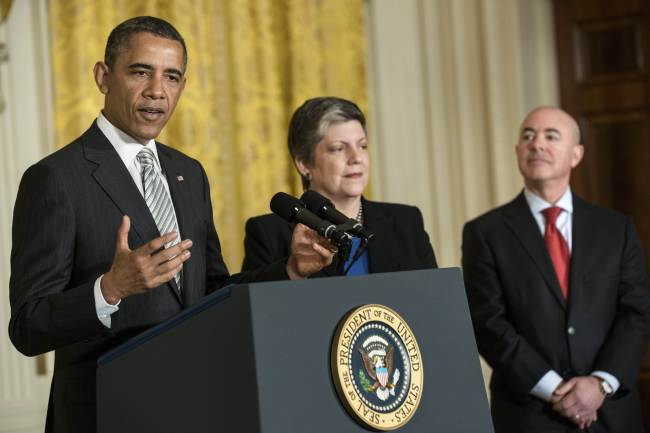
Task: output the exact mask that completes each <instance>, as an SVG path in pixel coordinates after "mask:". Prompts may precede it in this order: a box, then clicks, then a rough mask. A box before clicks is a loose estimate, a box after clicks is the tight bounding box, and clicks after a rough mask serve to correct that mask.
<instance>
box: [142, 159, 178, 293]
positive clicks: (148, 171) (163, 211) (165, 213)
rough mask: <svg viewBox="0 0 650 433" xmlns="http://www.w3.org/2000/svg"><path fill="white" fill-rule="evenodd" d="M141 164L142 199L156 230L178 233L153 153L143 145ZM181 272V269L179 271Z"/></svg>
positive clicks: (171, 244)
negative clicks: (145, 203) (155, 165)
mask: <svg viewBox="0 0 650 433" xmlns="http://www.w3.org/2000/svg"><path fill="white" fill-rule="evenodd" d="M136 158H138V161H139V162H140V166H141V170H142V171H141V173H142V187H143V189H144V201H145V202H147V206H148V207H149V211H150V212H151V216H153V220H154V221H155V222H156V226H157V227H158V231H159V232H160V234H161V235H164V234H167V233H169V232H176V233H178V226H177V225H176V216H175V215H174V207H173V206H172V201H171V198H170V197H169V194H168V193H167V190H166V189H165V186H164V185H163V182H162V179H161V178H160V176H159V175H158V173H156V170H155V168H154V155H153V151H151V149H148V148H146V147H143V148H142V150H141V151H140V152H138V155H137V156H136ZM179 242H180V237H179V236H176V239H174V240H173V241H171V242H169V243H168V244H166V245H165V247H167V248H169V247H171V246H174V245H176V244H177V243H179ZM181 272H182V271H181ZM181 272H179V273H177V274H176V275H174V279H175V280H176V285H177V286H178V289H179V290H180V289H181Z"/></svg>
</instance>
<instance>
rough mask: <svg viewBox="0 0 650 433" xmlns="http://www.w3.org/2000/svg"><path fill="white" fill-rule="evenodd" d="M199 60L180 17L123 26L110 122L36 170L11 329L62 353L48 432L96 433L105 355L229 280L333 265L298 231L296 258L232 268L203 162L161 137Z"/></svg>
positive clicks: (22, 206) (115, 35)
mask: <svg viewBox="0 0 650 433" xmlns="http://www.w3.org/2000/svg"><path fill="white" fill-rule="evenodd" d="M186 66H187V51H186V48H185V43H184V41H183V38H182V37H181V35H180V34H179V33H178V32H177V31H176V29H175V28H174V27H173V26H172V25H171V24H169V23H167V22H165V21H163V20H161V19H158V18H153V17H137V18H132V19H129V20H127V21H125V22H123V23H121V24H120V25H118V26H117V27H116V28H115V29H114V30H113V31H112V32H111V34H110V36H109V38H108V41H107V44H106V52H105V58H104V61H103V62H97V64H96V65H95V68H94V76H95V81H96V83H97V87H98V88H99V90H100V92H102V94H104V96H105V99H104V108H103V110H102V111H101V113H100V114H99V116H98V117H97V120H96V121H95V122H93V124H92V125H91V126H90V128H89V129H88V130H87V131H86V132H85V133H84V134H82V135H81V136H80V137H79V138H77V139H76V140H74V141H73V142H72V143H70V144H69V145H67V146H65V147H64V148H63V149H61V150H59V151H57V152H55V153H53V154H52V155H50V156H48V157H46V158H45V159H43V160H42V161H40V162H38V163H36V164H35V165H33V166H32V167H30V168H29V169H28V170H27V171H26V172H25V174H24V175H23V179H22V181H21V184H20V188H19V191H18V197H17V199H16V205H15V209H14V219H13V231H12V234H13V244H12V254H11V280H10V301H11V321H10V324H9V334H10V337H11V340H12V342H13V344H14V345H15V346H16V348H18V350H20V351H21V352H22V353H24V354H26V355H30V356H32V355H37V354H40V353H44V352H48V351H50V350H55V351H56V359H55V366H54V376H53V378H52V387H51V391H50V399H49V406H48V415H47V423H46V431H47V432H83V433H88V432H93V431H95V430H96V407H95V370H96V359H97V358H98V356H99V355H100V354H102V353H103V352H105V351H106V350H108V349H111V348H112V347H115V346H116V345H117V344H119V343H121V342H123V341H124V340H126V339H127V338H129V337H131V336H133V335H135V334H136V333H138V332H140V331H142V330H144V329H146V328H148V327H150V326H152V325H155V324H157V323H160V322H162V321H163V320H165V319H167V318H169V317H171V316H173V315H175V314H177V313H179V312H180V311H181V310H182V309H184V308H186V307H187V306H189V305H192V304H194V303H196V302H197V301H198V300H199V299H200V298H201V297H203V296H204V295H205V294H206V293H209V292H211V291H214V290H216V289H218V288H220V287H222V286H224V285H226V284H231V283H239V282H245V281H265V280H277V279H287V278H289V277H291V278H293V279H296V278H302V277H306V276H308V275H310V274H311V273H313V272H316V271H319V270H320V269H321V268H322V267H323V266H325V265H327V264H329V263H330V262H331V259H332V253H331V252H330V251H329V250H328V249H327V248H325V247H324V246H322V245H320V244H319V242H324V241H323V239H322V238H319V237H317V235H316V234H315V233H314V232H312V231H310V230H308V229H306V228H305V227H304V226H300V225H299V226H297V229H296V231H294V235H293V242H292V247H293V250H292V255H291V256H290V258H289V259H288V260H287V259H284V260H280V261H278V262H276V263H273V264H270V265H269V266H266V267H264V268H262V269H259V270H255V271H252V272H248V273H242V274H238V275H232V276H231V275H229V274H228V270H227V269H226V266H225V264H224V261H223V258H222V256H221V251H220V246H219V239H218V237H217V233H216V230H215V227H214V224H213V219H212V204H211V202H210V191H209V185H208V179H207V177H206V175H205V172H204V170H203V168H202V167H201V165H200V164H199V162H198V161H196V160H194V159H191V158H189V157H187V156H185V155H183V154H182V153H180V152H178V151H176V150H174V149H172V148H170V147H167V146H165V145H163V144H161V143H158V142H156V141H155V138H156V137H157V136H158V134H159V133H160V131H161V130H162V128H163V127H164V126H165V124H166V123H167V121H168V120H169V117H170V116H171V114H172V112H173V111H174V108H175V107H176V103H177V102H178V99H179V98H180V96H181V93H182V91H183V88H184V87H185V81H186V77H185V71H186ZM170 391H172V390H170ZM124 392H125V393H128V390H126V389H125V390H124ZM115 416H118V417H119V416H120V414H119V413H116V414H115Z"/></svg>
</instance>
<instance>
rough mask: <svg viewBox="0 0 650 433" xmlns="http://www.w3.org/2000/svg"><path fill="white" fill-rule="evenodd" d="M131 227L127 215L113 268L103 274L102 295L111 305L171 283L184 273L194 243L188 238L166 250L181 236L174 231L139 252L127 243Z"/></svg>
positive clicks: (118, 236) (124, 218) (119, 234)
mask: <svg viewBox="0 0 650 433" xmlns="http://www.w3.org/2000/svg"><path fill="white" fill-rule="evenodd" d="M130 228H131V220H130V219H129V217H128V216H127V215H124V216H123V217H122V224H121V225H120V228H119V229H118V232H117V243H116V245H115V256H114V257H113V263H112V265H111V269H110V270H109V271H108V272H107V273H106V274H104V278H102V281H101V290H102V295H103V296H104V299H106V301H107V302H108V303H109V304H115V303H117V302H118V301H119V300H120V299H122V298H126V297H127V296H130V295H135V294H138V293H144V292H146V291H148V290H151V289H153V288H155V287H158V286H160V285H161V284H164V283H166V282H168V281H169V280H171V279H172V278H174V275H176V274H177V273H178V272H180V271H181V269H182V267H183V262H185V261H186V260H187V259H189V258H190V251H189V249H190V248H191V247H192V241H191V240H189V239H185V240H184V241H182V242H180V243H178V244H176V245H174V246H171V247H169V248H164V246H165V245H166V244H168V243H170V242H172V241H173V240H174V239H176V237H177V236H178V234H177V233H174V232H172V233H166V234H164V235H162V236H160V237H158V238H156V239H153V240H152V241H149V242H147V243H146V244H144V245H142V246H141V247H140V248H138V249H136V250H131V249H130V248H129V241H128V236H129V230H130Z"/></svg>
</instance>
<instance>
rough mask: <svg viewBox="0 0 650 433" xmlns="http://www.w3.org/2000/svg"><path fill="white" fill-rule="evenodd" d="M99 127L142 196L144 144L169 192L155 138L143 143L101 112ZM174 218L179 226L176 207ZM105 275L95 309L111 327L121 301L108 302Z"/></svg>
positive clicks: (96, 290)
mask: <svg viewBox="0 0 650 433" xmlns="http://www.w3.org/2000/svg"><path fill="white" fill-rule="evenodd" d="M97 127H98V128H99V130H100V131H102V133H103V134H104V135H105V136H106V138H107V139H108V141H109V142H110V143H111V145H113V148H114V149H115V151H116V152H117V154H118V155H119V156H120V159H122V162H123V163H124V165H125V166H126V169H127V170H128V171H129V174H131V177H132V178H133V181H134V182H135V185H136V186H137V187H138V190H139V191H140V194H141V195H142V197H144V187H143V186H142V171H141V166H140V161H138V158H136V156H137V155H138V152H140V151H141V150H142V147H143V146H144V147H147V148H149V149H150V150H151V151H152V152H153V155H154V170H155V171H156V173H158V175H159V176H160V178H161V179H162V183H163V185H164V186H165V189H166V190H167V194H169V184H168V183H167V178H166V176H165V174H164V173H163V172H162V170H161V168H160V162H159V161H158V151H157V149H156V142H155V141H154V140H149V142H148V143H147V144H146V145H143V144H142V143H140V142H139V141H137V140H135V139H134V138H132V137H130V136H129V135H127V134H125V133H124V132H122V131H120V130H119V129H117V128H116V127H115V126H114V125H113V124H112V123H111V122H109V121H108V119H106V117H104V115H103V114H102V113H99V116H97ZM172 208H173V204H172ZM174 219H175V220H176V227H179V226H178V219H177V218H176V210H175V209H174ZM115 236H116V237H117V233H115ZM179 237H180V233H179ZM103 277H104V275H101V276H100V277H99V278H97V280H96V281H95V286H94V294H95V309H96V310H97V318H98V319H99V321H100V322H102V323H103V324H104V325H105V326H106V327H107V328H110V327H111V314H113V313H115V312H116V311H118V310H119V305H120V302H121V301H118V303H117V304H115V305H111V304H109V303H108V302H106V300H105V299H104V296H103V295H102V291H101V281H102V278H103Z"/></svg>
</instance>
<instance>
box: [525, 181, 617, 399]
mask: <svg viewBox="0 0 650 433" xmlns="http://www.w3.org/2000/svg"><path fill="white" fill-rule="evenodd" d="M524 197H525V198H526V202H527V203H528V207H529V208H530V211H531V213H532V214H533V218H535V222H536V223H537V227H538V228H539V231H540V233H541V234H542V236H544V230H545V226H546V218H545V217H544V214H543V213H542V212H543V211H544V210H545V209H547V208H549V207H551V206H557V207H559V208H561V209H562V212H560V214H559V215H558V217H557V219H556V220H555V226H556V227H557V229H558V231H559V232H560V233H561V234H562V236H563V237H564V240H566V242H567V245H568V246H569V253H570V252H571V251H572V249H571V247H572V244H573V237H572V234H573V195H572V194H571V188H567V189H566V191H565V192H564V194H562V197H560V199H559V200H558V201H557V203H555V205H553V204H551V203H548V202H547V201H546V200H544V199H543V198H541V197H540V196H538V195H536V194H535V193H534V192H532V191H530V190H529V189H528V188H524ZM591 375H592V376H597V377H599V378H601V379H604V380H606V381H607V383H609V384H610V385H611V386H612V388H613V389H614V392H616V390H618V387H619V386H620V383H619V382H618V379H616V377H614V376H612V375H611V374H609V373H607V372H605V371H599V370H597V371H594V372H592V373H591ZM562 380H563V379H562V377H561V376H560V375H559V374H558V373H557V372H556V371H555V370H549V371H547V372H546V374H544V376H542V378H541V379H540V380H539V382H537V384H535V386H534V387H533V389H532V390H531V391H530V393H531V394H532V395H533V396H535V397H537V398H540V399H542V400H544V401H551V397H552V396H553V391H555V389H556V388H557V387H558V385H559V384H560V383H561V382H562Z"/></svg>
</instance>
